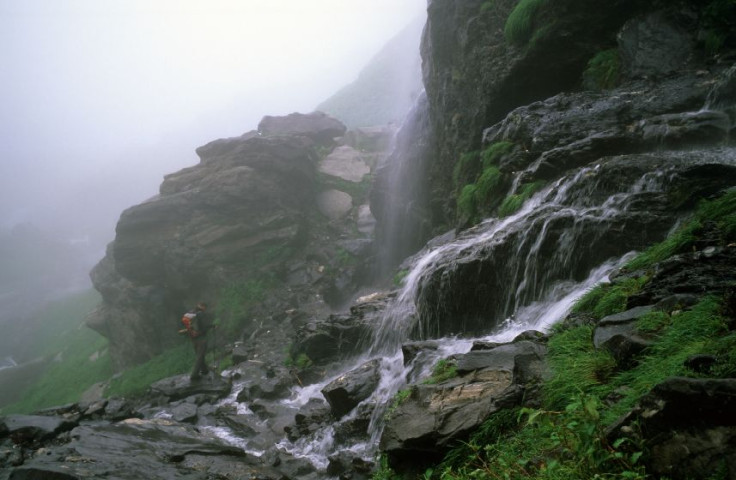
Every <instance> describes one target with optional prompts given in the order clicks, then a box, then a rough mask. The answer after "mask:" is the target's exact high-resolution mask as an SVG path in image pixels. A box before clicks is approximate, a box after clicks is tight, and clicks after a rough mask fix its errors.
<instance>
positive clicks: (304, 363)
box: [284, 349, 313, 369]
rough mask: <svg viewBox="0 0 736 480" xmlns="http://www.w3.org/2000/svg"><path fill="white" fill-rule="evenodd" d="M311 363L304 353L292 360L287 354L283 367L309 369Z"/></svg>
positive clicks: (289, 354)
mask: <svg viewBox="0 0 736 480" xmlns="http://www.w3.org/2000/svg"><path fill="white" fill-rule="evenodd" d="M289 350H290V349H289ZM312 363H313V362H312V359H311V358H309V356H308V355H307V354H306V353H300V354H299V355H297V357H296V358H293V357H292V356H291V353H288V354H287V356H286V360H285V361H284V366H287V367H296V368H299V369H304V368H309V367H311V366H312Z"/></svg>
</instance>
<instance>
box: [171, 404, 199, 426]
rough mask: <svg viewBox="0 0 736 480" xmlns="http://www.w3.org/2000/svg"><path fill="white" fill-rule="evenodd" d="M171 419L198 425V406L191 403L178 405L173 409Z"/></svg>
mask: <svg viewBox="0 0 736 480" xmlns="http://www.w3.org/2000/svg"><path fill="white" fill-rule="evenodd" d="M171 418H172V420H174V421H176V422H179V423H196V421H197V405H195V404H193V403H189V402H183V403H181V404H179V405H176V406H174V407H173V408H172V409H171Z"/></svg>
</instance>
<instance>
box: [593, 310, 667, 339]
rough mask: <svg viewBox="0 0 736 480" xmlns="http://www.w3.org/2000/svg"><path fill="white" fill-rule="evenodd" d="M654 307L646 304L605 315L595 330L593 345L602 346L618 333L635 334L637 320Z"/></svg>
mask: <svg viewBox="0 0 736 480" xmlns="http://www.w3.org/2000/svg"><path fill="white" fill-rule="evenodd" d="M653 308H654V306H652V305H646V306H643V307H635V308H632V309H631V310H627V311H625V312H621V313H616V314H614V315H609V316H607V317H603V318H602V319H601V320H600V322H598V326H597V327H596V329H595V331H594V332H593V345H595V348H601V346H602V345H603V343H605V342H606V341H607V340H608V339H610V338H612V337H614V336H616V335H628V334H633V333H634V332H636V321H637V320H638V319H639V318H641V317H643V316H644V315H646V314H647V313H649V312H651V311H652V310H653Z"/></svg>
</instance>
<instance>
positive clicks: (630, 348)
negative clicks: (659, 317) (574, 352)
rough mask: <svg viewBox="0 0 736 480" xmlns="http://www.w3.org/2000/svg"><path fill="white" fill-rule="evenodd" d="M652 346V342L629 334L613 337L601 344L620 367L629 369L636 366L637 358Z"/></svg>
mask: <svg viewBox="0 0 736 480" xmlns="http://www.w3.org/2000/svg"><path fill="white" fill-rule="evenodd" d="M651 345H652V342H651V341H649V340H647V339H645V338H643V337H641V336H639V335H636V334H634V333H631V332H629V333H621V334H616V335H613V336H612V337H610V338H608V339H606V340H605V341H604V342H602V343H601V348H603V349H605V350H608V352H610V353H611V356H612V357H613V358H614V360H616V364H617V365H618V366H619V367H621V368H623V369H628V368H631V367H632V366H634V364H635V363H636V357H637V356H638V355H639V354H641V353H642V352H644V350H646V349H647V348H649V347H650V346H651Z"/></svg>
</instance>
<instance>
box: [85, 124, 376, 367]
mask: <svg viewBox="0 0 736 480" xmlns="http://www.w3.org/2000/svg"><path fill="white" fill-rule="evenodd" d="M345 131H346V129H345V126H344V125H342V124H341V123H340V122H339V121H337V120H335V119H333V118H331V117H328V116H326V115H324V114H319V113H315V114H310V115H301V114H293V115H289V116H287V117H266V118H264V119H263V121H262V122H261V123H260V125H259V130H258V131H257V132H248V133H246V134H244V135H242V136H241V137H237V138H228V139H220V140H215V141H213V142H211V143H209V144H207V145H204V146H202V147H200V148H199V149H197V154H198V155H199V157H200V159H201V160H200V163H199V164H198V165H195V166H193V167H190V168H186V169H184V170H182V171H180V172H177V173H174V174H171V175H168V176H167V177H166V178H165V180H164V182H163V184H162V185H161V188H160V194H159V195H157V196H156V197H154V198H152V199H150V200H148V201H146V202H144V203H142V204H140V205H136V206H134V207H131V208H129V209H128V210H126V211H125V212H123V214H122V215H121V217H120V220H119V222H118V225H117V230H116V238H115V241H114V242H113V243H112V244H111V245H110V247H109V249H108V252H107V256H106V257H105V258H104V259H103V260H102V261H101V262H100V263H99V265H97V267H95V269H94V270H93V271H92V274H91V276H92V280H93V282H94V285H95V288H97V290H99V291H100V292H101V293H102V295H103V300H104V301H103V305H102V306H101V307H100V308H99V309H98V310H97V312H95V314H93V315H92V316H91V317H90V318H89V319H88V324H89V325H90V326H91V327H92V328H94V329H95V330H97V331H99V332H100V333H102V334H103V335H105V336H107V337H108V338H109V339H110V346H111V352H112V354H113V358H114V359H115V363H116V365H117V366H118V367H119V368H122V367H124V366H127V365H132V364H135V363H138V362H140V361H143V360H146V359H148V358H150V357H151V356H153V355H155V354H157V353H160V352H161V351H162V350H163V349H165V348H167V347H168V346H171V345H173V344H175V343H177V342H180V339H177V336H176V330H177V329H178V321H179V318H180V315H181V313H182V312H184V311H186V309H188V308H191V305H193V304H194V303H196V302H197V301H200V300H206V301H208V302H210V303H212V304H216V303H217V302H218V300H219V299H220V298H221V297H222V296H223V295H224V293H223V292H224V291H226V290H227V289H230V290H232V289H237V287H238V286H242V285H246V286H247V285H255V287H260V286H261V285H265V284H268V285H269V287H273V289H274V291H275V292H279V297H280V298H279V299H274V298H271V300H270V301H267V299H266V298H265V297H264V298H261V300H262V301H263V302H264V304H266V305H269V306H268V307H267V308H266V307H264V310H263V311H261V310H257V309H256V310H255V311H252V312H249V313H250V314H251V315H252V316H253V317H260V316H262V315H272V312H268V310H271V309H273V310H280V311H284V310H288V309H289V308H295V307H299V306H300V305H301V304H303V303H305V302H307V303H310V305H311V307H310V308H313V309H314V311H322V310H329V308H330V303H331V302H333V303H339V302H340V301H344V296H345V295H347V292H346V290H348V289H349V288H348V286H350V285H353V284H354V276H355V274H356V271H357V270H358V269H359V265H358V262H357V261H353V260H354V259H355V258H356V257H355V255H356V254H357V253H363V251H364V250H365V249H366V248H367V247H368V245H369V242H368V240H367V233H366V232H369V231H370V225H369V227H368V230H367V231H366V230H365V229H364V228H362V226H359V225H358V223H359V220H360V221H363V219H364V218H365V216H363V217H361V215H360V214H359V210H360V206H361V203H362V202H363V201H364V199H363V198H362V197H361V195H362V194H361V192H362V191H363V187H362V185H364V182H363V178H364V177H365V175H366V174H367V173H369V172H370V166H371V165H373V164H374V163H375V161H376V155H377V154H375V153H369V152H365V151H364V152H360V151H358V150H355V149H354V148H352V147H351V146H349V145H343V146H341V147H339V148H335V147H336V143H335V141H334V139H335V138H336V137H342V136H343V135H344V134H345ZM386 135H387V133H386V132H382V131H378V132H373V133H372V134H371V135H368V134H367V133H365V132H364V133H363V136H362V137H361V138H358V139H356V138H355V135H354V136H353V141H360V142H362V144H363V145H369V144H370V142H369V139H370V138H369V137H371V136H372V138H373V139H374V143H376V144H378V145H381V144H385V141H380V138H381V137H382V136H383V137H385V136H386ZM376 139H378V140H379V141H376ZM330 152H331V153H330ZM351 185H352V187H351ZM345 190H347V191H348V192H350V193H348V192H346V191H345ZM351 194H352V195H351ZM368 220H369V219H368ZM361 230H363V231H361ZM339 262H342V263H344V265H343V266H344V267H345V268H344V269H343V270H341V271H339V272H338V270H337V269H336V268H335V265H336V264H337V263H339ZM255 287H254V288H255ZM279 287H282V288H283V289H284V291H288V292H289V293H286V294H285V293H284V291H281V289H280V288H279ZM305 289H306V290H308V291H307V292H303V291H301V290H305ZM308 299H309V300H308ZM277 304H278V306H276V305H277ZM266 312H268V313H266ZM220 313H221V314H224V313H225V312H222V309H221V310H220ZM233 315H240V317H239V318H224V319H223V320H227V321H228V322H230V323H231V327H232V333H233V334H235V335H237V334H238V333H237V332H236V330H237V328H236V327H238V326H239V327H241V328H242V327H244V326H245V325H246V324H247V323H248V322H249V321H250V319H247V318H242V316H243V315H244V312H239V313H237V312H236V313H233Z"/></svg>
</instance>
